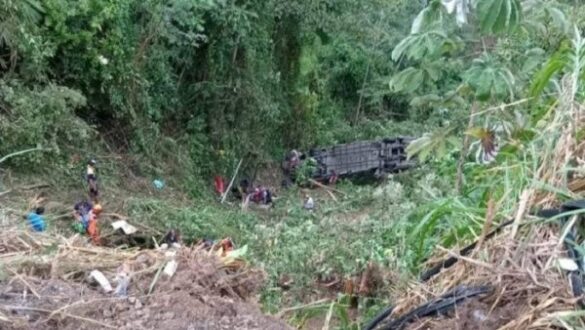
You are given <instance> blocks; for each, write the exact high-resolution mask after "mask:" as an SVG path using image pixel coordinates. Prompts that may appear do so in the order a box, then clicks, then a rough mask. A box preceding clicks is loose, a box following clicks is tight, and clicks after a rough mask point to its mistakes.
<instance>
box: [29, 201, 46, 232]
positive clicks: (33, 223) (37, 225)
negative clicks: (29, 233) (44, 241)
mask: <svg viewBox="0 0 585 330" xmlns="http://www.w3.org/2000/svg"><path fill="white" fill-rule="evenodd" d="M43 213H45V208H44V207H37V208H36V209H35V210H34V211H32V212H30V213H29V214H27V215H26V221H27V223H28V225H29V226H30V227H31V228H32V230H34V231H45V229H46V228H47V226H46V224H45V219H44V218H43Z"/></svg>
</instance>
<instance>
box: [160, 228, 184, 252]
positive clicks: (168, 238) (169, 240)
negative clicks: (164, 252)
mask: <svg viewBox="0 0 585 330" xmlns="http://www.w3.org/2000/svg"><path fill="white" fill-rule="evenodd" d="M163 241H164V243H163V245H161V246H164V244H166V247H174V248H179V247H181V244H180V243H179V242H180V241H181V234H180V233H179V231H177V230H176V229H171V230H169V231H168V232H167V234H166V235H165V237H164V238H163Z"/></svg>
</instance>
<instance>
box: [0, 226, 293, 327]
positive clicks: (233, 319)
mask: <svg viewBox="0 0 585 330" xmlns="http://www.w3.org/2000/svg"><path fill="white" fill-rule="evenodd" d="M86 244H87V242H86V241H85V240H83V239H81V238H80V237H79V236H78V235H76V236H74V237H71V238H69V239H67V238H64V237H51V236H49V235H31V233H28V232H25V231H18V230H6V231H3V232H2V233H1V234H0V264H1V266H0V270H1V271H2V272H1V273H0V274H6V275H8V276H7V277H5V278H2V279H1V280H0V328H2V329H72V330H73V329H109V328H111V329H128V330H130V329H289V327H288V326H287V325H286V324H285V323H284V322H283V321H281V320H278V319H275V318H273V317H269V316H265V315H263V314H262V313H261V312H260V310H259V308H258V306H257V305H256V303H255V301H254V300H255V295H256V294H257V292H258V290H259V288H260V287H261V285H262V283H263V281H264V280H265V274H264V272H263V271H261V270H258V269H254V268H251V267H249V266H248V265H247V264H246V263H245V262H244V261H243V260H241V259H240V257H241V255H242V251H238V250H232V251H230V252H228V253H225V254H223V253H221V251H219V252H218V250H217V249H211V250H209V251H206V250H204V249H202V248H200V247H196V248H187V247H182V248H179V249H176V250H174V253H169V252H170V251H169V250H166V251H165V250H137V249H115V248H107V247H96V246H91V248H88V247H86ZM244 252H245V251H244ZM222 254H223V256H221V255H222ZM161 273H164V274H165V276H160V275H161ZM111 281H114V283H117V287H116V289H115V290H113V289H112V285H111V284H110V283H111Z"/></svg>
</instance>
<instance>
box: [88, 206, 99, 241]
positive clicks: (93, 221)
mask: <svg viewBox="0 0 585 330" xmlns="http://www.w3.org/2000/svg"><path fill="white" fill-rule="evenodd" d="M100 213H102V206H101V205H100V204H95V205H94V206H93V209H92V212H91V214H90V218H89V223H88V225H87V234H88V235H89V237H91V240H92V241H93V243H94V244H96V245H98V244H100V232H99V229H98V225H97V217H98V215H99V214H100Z"/></svg>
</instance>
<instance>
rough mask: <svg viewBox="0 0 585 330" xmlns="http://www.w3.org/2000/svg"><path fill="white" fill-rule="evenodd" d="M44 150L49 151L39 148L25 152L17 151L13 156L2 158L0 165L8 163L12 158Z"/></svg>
mask: <svg viewBox="0 0 585 330" xmlns="http://www.w3.org/2000/svg"><path fill="white" fill-rule="evenodd" d="M43 150H47V149H43V148H38V147H37V148H31V149H25V150H20V151H16V152H13V153H11V154H8V155H6V156H4V157H2V158H0V164H2V163H4V162H5V161H7V160H8V159H10V158H12V157H16V156H20V155H24V154H27V153H29V152H33V151H43Z"/></svg>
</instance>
